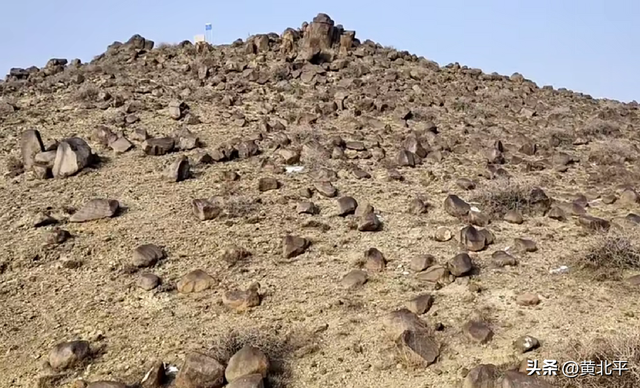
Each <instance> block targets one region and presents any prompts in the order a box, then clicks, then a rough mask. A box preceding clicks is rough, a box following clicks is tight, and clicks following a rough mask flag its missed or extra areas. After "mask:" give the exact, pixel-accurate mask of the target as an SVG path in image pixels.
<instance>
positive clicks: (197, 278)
mask: <svg viewBox="0 0 640 388" xmlns="http://www.w3.org/2000/svg"><path fill="white" fill-rule="evenodd" d="M213 283H214V280H213V278H212V277H211V276H210V275H209V274H207V273H206V272H204V271H203V270H201V269H195V270H193V271H191V272H189V273H188V274H186V275H184V276H183V277H182V279H180V281H178V284H177V290H178V292H180V293H182V294H188V293H192V292H200V291H204V290H206V289H208V288H210V287H211V286H213Z"/></svg>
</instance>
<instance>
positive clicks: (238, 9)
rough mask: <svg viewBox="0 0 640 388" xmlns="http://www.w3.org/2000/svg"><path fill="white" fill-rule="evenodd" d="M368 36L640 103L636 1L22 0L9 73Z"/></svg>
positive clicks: (15, 5) (0, 43) (6, 29)
mask: <svg viewBox="0 0 640 388" xmlns="http://www.w3.org/2000/svg"><path fill="white" fill-rule="evenodd" d="M318 12H324V13H327V14H328V15H329V16H331V17H332V18H333V19H334V20H335V22H336V24H342V25H343V26H344V28H345V29H347V30H355V31H356V36H357V37H358V38H360V39H361V40H365V39H371V40H373V41H376V42H378V43H381V44H383V45H389V46H394V47H395V48H397V49H399V50H407V51H409V52H411V53H415V54H417V55H422V56H424V57H426V58H429V59H432V60H434V61H436V62H438V63H439V64H440V65H446V64H447V63H451V62H459V63H460V64H461V65H467V66H470V67H476V68H480V69H482V70H483V71H485V72H488V73H490V72H493V71H496V72H498V73H500V74H506V75H510V74H512V73H513V72H516V71H517V72H519V73H521V74H523V75H524V76H525V77H526V78H529V79H531V80H533V81H535V82H536V83H537V84H538V85H539V86H543V85H553V86H555V87H557V88H560V87H566V88H568V89H571V90H574V91H580V92H584V93H588V94H591V95H592V96H593V97H606V98H611V99H617V100H621V101H627V102H628V101H631V100H634V99H635V100H640V1H637V0H581V1H577V0H535V1H534V0H457V1H446V0H438V1H432V0H415V1H408V0H404V1H402V0H395V1H385V2H382V1H380V2H376V1H371V0H369V1H360V0H341V1H338V0H323V1H322V2H318V1H284V0H267V1H250V0H235V1H222V0H210V1H198V0H191V1H180V2H176V1H168V0H128V1H123V0H108V1H93V0H23V1H6V2H3V4H2V13H3V14H4V15H5V17H3V18H2V22H0V73H1V74H6V73H7V72H8V70H9V68H11V67H28V66H31V65H36V66H43V65H44V64H45V63H46V61H47V60H48V59H49V58H52V57H60V58H68V59H73V58H80V59H82V60H83V61H88V60H90V59H91V58H93V56H95V55H97V54H100V53H102V52H103V51H104V50H105V49H106V47H107V45H109V44H110V43H112V42H113V41H116V40H117V41H126V40H127V39H128V38H129V37H130V36H131V35H133V34H135V33H139V34H141V35H142V36H144V37H146V38H148V39H151V40H153V41H155V42H156V44H158V43H161V42H174V43H175V42H179V41H181V40H185V39H191V40H192V39H193V37H194V35H196V34H201V33H204V24H205V23H207V22H210V23H212V24H213V34H214V43H230V42H232V41H233V40H235V39H237V38H243V39H244V38H246V37H247V36H248V35H249V34H257V33H267V32H277V33H282V31H284V29H285V28H287V27H299V26H300V25H301V24H302V22H303V21H311V19H312V18H313V17H314V16H315V15H316V14H317V13H318Z"/></svg>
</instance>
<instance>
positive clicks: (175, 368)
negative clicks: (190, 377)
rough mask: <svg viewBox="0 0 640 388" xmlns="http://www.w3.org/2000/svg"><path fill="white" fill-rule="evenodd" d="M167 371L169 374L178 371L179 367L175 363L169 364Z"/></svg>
mask: <svg viewBox="0 0 640 388" xmlns="http://www.w3.org/2000/svg"><path fill="white" fill-rule="evenodd" d="M165 372H166V373H169V374H174V373H178V367H177V366H175V365H167V367H166V368H165Z"/></svg>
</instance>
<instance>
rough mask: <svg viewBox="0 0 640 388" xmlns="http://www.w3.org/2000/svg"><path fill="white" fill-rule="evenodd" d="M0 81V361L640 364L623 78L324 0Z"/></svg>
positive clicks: (440, 367) (61, 370)
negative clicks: (242, 29)
mask: <svg viewBox="0 0 640 388" xmlns="http://www.w3.org/2000/svg"><path fill="white" fill-rule="evenodd" d="M0 92H1V95H2V98H1V99H0V147H1V152H0V154H1V155H0V157H1V158H2V160H1V162H2V165H3V166H4V170H3V171H2V174H3V179H2V180H0V185H1V187H0V199H1V201H0V225H2V226H3V228H2V229H3V231H4V232H3V233H1V234H0V244H1V246H0V301H1V306H2V307H1V308H0V328H1V330H0V372H1V373H0V386H2V387H36V386H37V387H85V386H88V387H91V388H105V387H106V388H118V387H125V386H130V387H133V386H142V387H144V388H151V387H153V388H157V387H165V386H172V387H177V388H199V387H206V388H215V387H222V386H227V387H231V388H233V387H236V388H238V387H245V388H250V387H262V386H265V387H397V388H402V387H464V388H481V387H482V388H490V387H511V388H524V387H528V388H532V387H534V388H537V387H554V386H558V387H561V386H567V387H632V386H633V387H637V386H639V384H640V378H639V377H638V376H639V375H640V374H639V373H640V369H639V361H640V335H639V334H638V331H637V328H638V314H639V312H638V311H639V310H638V291H639V287H640V275H638V273H639V271H640V251H639V250H638V247H637V245H636V243H637V237H638V229H637V224H638V223H640V210H639V209H638V207H639V206H640V205H639V202H640V199H639V196H638V193H637V192H636V191H635V187H636V186H637V184H638V180H639V178H640V168H639V167H638V155H639V154H638V152H639V149H638V144H639V142H640V137H639V135H638V129H640V115H639V112H638V106H637V105H636V104H623V103H619V102H616V101H608V100H596V99H593V98H591V97H590V96H588V95H584V94H580V93H574V92H571V91H568V90H562V89H560V90H556V89H554V88H553V87H550V86H544V87H540V86H538V85H536V84H535V83H534V82H532V81H530V80H528V79H526V78H525V77H524V76H522V75H520V74H513V75H511V76H503V75H499V74H495V73H494V74H486V73H484V72H483V71H482V70H480V69H474V68H469V67H466V66H461V65H459V64H457V63H455V64H449V65H446V66H441V65H439V64H437V63H435V62H433V61H430V60H428V59H426V58H422V57H418V56H416V55H412V54H410V53H407V52H404V51H398V50H396V49H393V48H389V47H382V46H381V45H378V44H376V43H374V42H371V41H368V40H366V41H360V40H359V39H358V38H357V37H356V33H355V32H354V31H348V30H345V29H344V28H343V27H342V26H340V25H336V24H335V23H334V21H333V20H332V19H331V18H330V17H329V16H327V15H325V14H318V15H317V16H316V17H315V18H314V19H313V21H312V22H310V23H304V24H303V25H302V27H301V28H300V29H292V28H288V29H286V30H285V31H284V32H283V33H282V34H281V35H278V34H274V33H270V34H264V35H255V36H252V37H250V38H249V39H247V41H242V40H237V41H235V42H234V43H233V44H230V45H221V46H211V45H208V44H206V43H199V44H197V45H193V44H191V43H190V42H188V41H185V42H182V43H180V44H178V45H163V46H161V47H156V45H154V42H153V41H151V40H148V39H145V38H143V37H141V36H139V35H135V36H133V37H132V38H131V39H129V40H128V41H126V42H125V43H121V42H115V43H113V44H112V45H111V46H109V47H108V49H107V51H106V52H105V53H104V54H101V55H99V56H97V57H96V58H95V59H94V60H92V61H91V62H90V63H81V62H80V61H79V60H72V61H68V60H67V59H51V60H50V61H49V62H48V63H47V65H46V66H45V67H43V68H40V69H39V68H36V67H32V68H29V69H12V70H11V71H10V74H9V75H8V76H7V77H6V79H5V81H4V82H1V83H0ZM527 360H538V361H537V362H538V363H539V367H542V366H543V363H544V362H543V361H544V360H557V361H558V368H559V369H558V370H557V376H541V377H535V376H528V375H527V374H528V372H527V370H526V368H527V366H531V365H532V364H529V365H528V362H527ZM568 361H575V362H577V363H580V362H581V361H593V362H594V365H596V366H595V369H594V370H593V371H592V372H590V370H589V367H588V365H589V364H582V365H581V367H582V369H580V370H581V371H582V372H584V374H585V375H584V376H579V377H577V378H573V379H569V378H564V377H562V365H563V363H565V362H568ZM600 361H607V362H609V363H612V362H613V361H627V364H626V368H627V369H628V370H626V371H623V372H622V373H621V375H620V376H618V372H615V371H614V372H613V373H614V375H613V376H597V374H598V371H599V369H598V368H599V365H600V364H599V362H600ZM576 365H578V364H576ZM609 368H611V367H609ZM590 373H591V374H595V376H589V374H590Z"/></svg>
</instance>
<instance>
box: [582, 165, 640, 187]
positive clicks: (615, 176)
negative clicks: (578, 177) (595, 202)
mask: <svg viewBox="0 0 640 388" xmlns="http://www.w3.org/2000/svg"><path fill="white" fill-rule="evenodd" d="M638 180H640V171H639V170H638V169H637V168H636V167H635V166H633V165H631V166H623V165H620V164H614V165H601V166H597V167H596V168H595V169H594V170H593V171H592V172H590V173H589V182H588V183H589V184H590V185H596V186H604V187H608V186H611V185H615V184H620V183H622V184H628V183H629V182H636V181H638Z"/></svg>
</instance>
